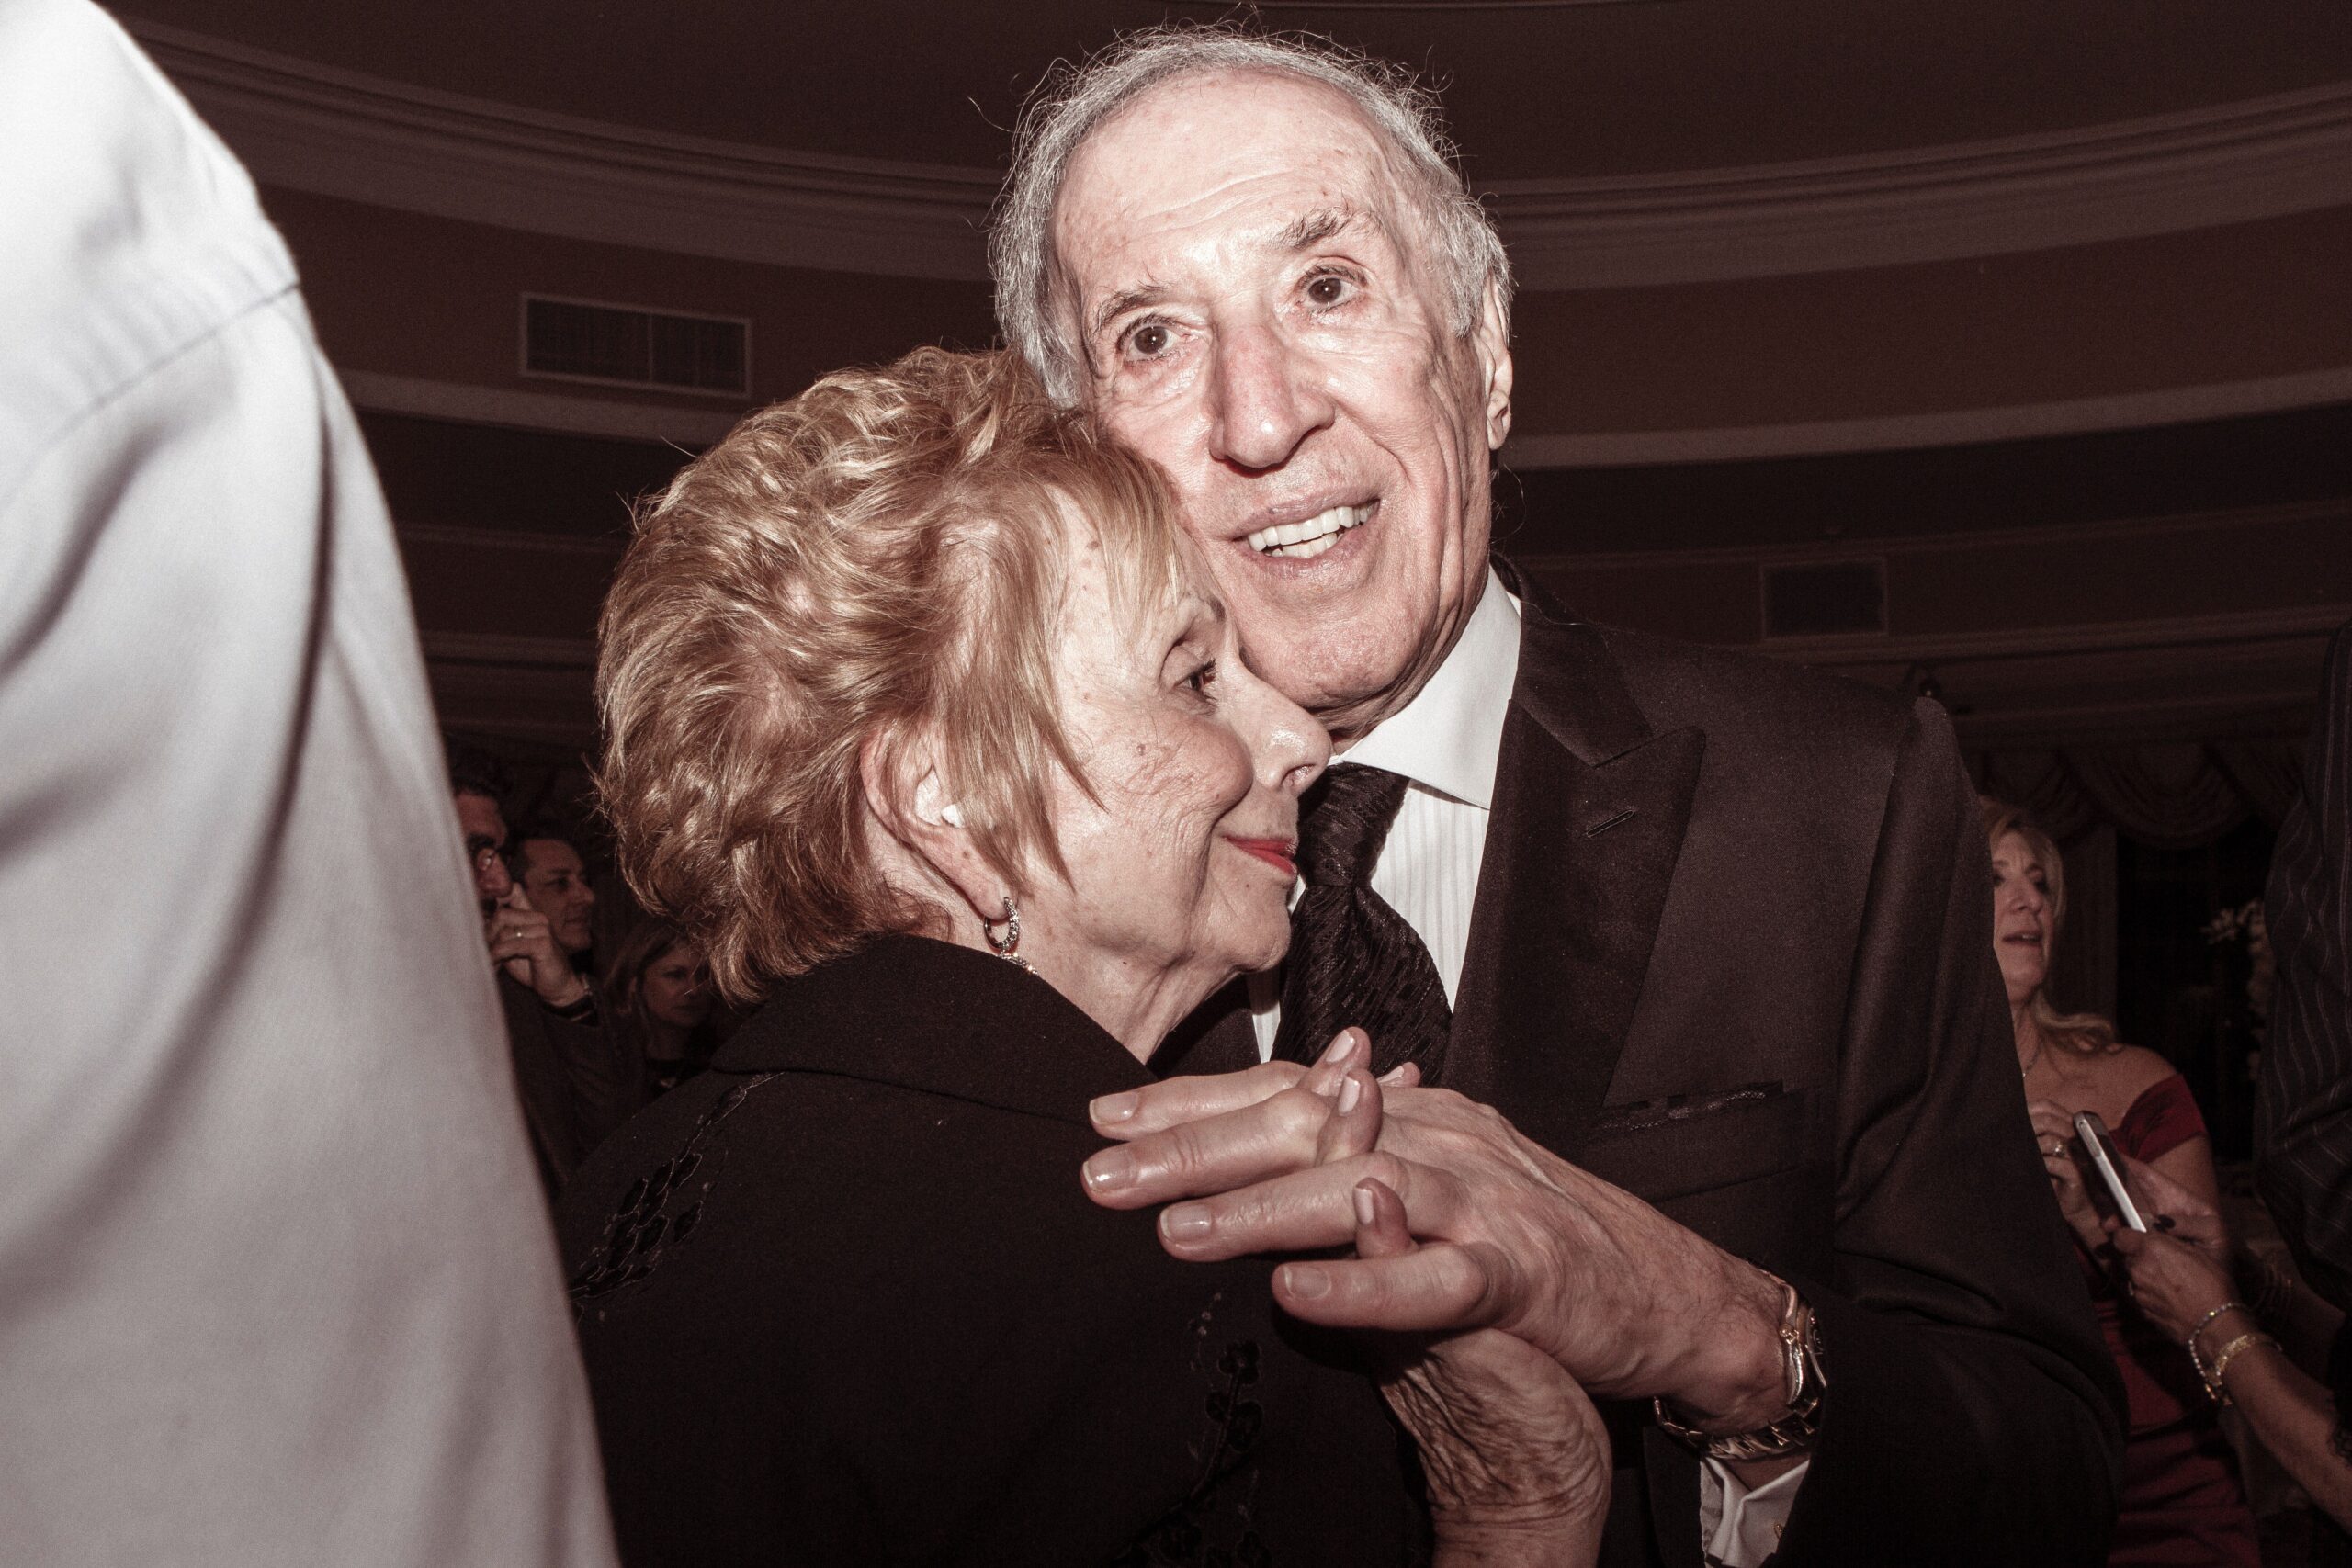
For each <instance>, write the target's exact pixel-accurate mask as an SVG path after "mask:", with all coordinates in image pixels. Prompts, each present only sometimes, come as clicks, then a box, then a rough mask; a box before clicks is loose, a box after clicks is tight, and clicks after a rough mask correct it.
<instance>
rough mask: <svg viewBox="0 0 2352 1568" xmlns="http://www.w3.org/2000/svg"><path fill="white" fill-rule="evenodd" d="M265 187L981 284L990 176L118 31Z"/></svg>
mask: <svg viewBox="0 0 2352 1568" xmlns="http://www.w3.org/2000/svg"><path fill="white" fill-rule="evenodd" d="M121 21H122V23H123V25H124V26H125V27H126V28H129V29H130V32H131V33H132V35H133V36H135V37H136V38H137V39H139V41H140V43H141V46H142V47H144V48H145V49H146V50H147V51H148V52H149V53H150V54H152V55H153V56H154V58H155V61H156V63H158V64H159V65H161V66H162V67H163V68H164V71H165V73H168V74H169V75H170V76H171V78H172V81H173V83H174V84H175V85H176V86H178V87H179V89H180V90H181V91H182V92H183V93H185V94H187V96H188V99H189V101H190V102H192V103H193V104H194V105H195V106H196V108H197V110H198V113H200V114H201V115H202V116H203V117H204V118H205V120H206V121H207V122H208V123H209V124H210V125H211V127H212V128H213V130H216V131H218V132H219V133H220V137H221V139H222V140H223V141H227V142H228V143H229V145H230V147H231V148H232V149H233V150H234V151H235V152H236V153H237V155H238V156H239V157H240V158H242V159H243V160H244V163H245V165H246V167H247V168H248V169H250V170H251V171H252V173H253V175H254V178H255V179H257V180H259V181H261V182H262V183H263V184H266V185H277V186H288V187H289V188H291V189H294V190H300V191H308V192H311V193H312V194H314V195H319V196H333V197H345V198H346V199H348V200H353V201H364V202H370V203H373V204H375V205H377V206H380V207H390V208H395V209H400V210H402V211H408V212H421V213H426V214H430V215H431V216H434V217H436V218H456V219H462V220H468V221H470V222H476V223H489V224H495V225H497V226H499V227H501V228H506V229H521V230H526V231H532V232H537V233H544V234H556V235H560V236H562V237H564V238H566V239H573V240H592V241H599V242H602V243H607V244H616V245H630V246H635V247H639V248H643V249H651V250H657V251H671V252H676V253H682V254H687V255H702V256H715V257H719V258H721V259H724V260H729V261H741V262H758V263H763V264H765V265H784V266H806V267H820V268H825V269H828V270H832V271H846V272H860V273H874V274H880V275H884V276H895V277H928V278H947V279H965V280H969V279H978V278H985V277H986V276H987V275H988V267H987V261H986V257H985V254H984V247H983V244H982V241H981V226H982V224H983V222H984V221H985V220H986V219H987V217H988V210H989V203H990V202H991V201H992V200H994V199H995V197H996V187H997V181H998V177H999V176H998V175H997V174H996V172H995V171H993V170H987V169H965V168H954V167H948V166H944V165H928V164H897V163H886V162H882V161H880V160H867V159H854V158H835V157H824V156H820V155H817V154H813V153H806V152H783V151H780V150H777V149H775V148H769V147H759V146H753V145H751V144H748V143H739V142H728V141H711V140H707V139H704V138H700V137H691V136H677V135H672V134H667V133H664V132H661V131H655V130H643V129H640V128H639V127H636V126H627V125H615V124H608V123H605V122H602V121H597V120H589V119H580V118H572V117H570V116H564V115H552V114H546V113H542V112H539V111H536V110H531V109H524V108H519V107H515V106H513V105H508V104H500V103H493V102H491V101H489V100H487V99H481V98H469V97H463V96H458V95H457V94H452V93H442V92H436V91H434V90H433V89H430V88H425V87H418V86H413V85H409V84H407V83H401V82H392V81H388V80H385V79H383V78H380V77H374V76H366V75H362V74H360V73H356V72H349V71H341V70H336V69H334V68H333V67H331V66H325V65H320V64H316V63H314V62H310V61H304V60H298V59H295V58H293V57H291V56H288V55H281V54H276V53H273V52H271V51H266V50H256V49H250V48H246V47H244V46H243V45H238V44H232V43H227V42H223V41H221V40H220V39H212V38H208V37H206V36H205V35H204V34H202V33H198V32H193V31H190V30H188V29H187V28H172V27H165V26H163V25H161V24H159V23H154V22H145V21H141V20H139V19H138V18H136V17H122V18H121Z"/></svg>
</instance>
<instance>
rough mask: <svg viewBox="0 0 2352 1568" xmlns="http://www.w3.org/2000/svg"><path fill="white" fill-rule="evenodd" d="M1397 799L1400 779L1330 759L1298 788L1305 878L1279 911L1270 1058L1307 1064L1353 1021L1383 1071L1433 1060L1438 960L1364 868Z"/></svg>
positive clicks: (1441, 1026)
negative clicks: (1278, 993) (1282, 942)
mask: <svg viewBox="0 0 2352 1568" xmlns="http://www.w3.org/2000/svg"><path fill="white" fill-rule="evenodd" d="M1404 803H1405V780H1404V779H1403V778H1402V777H1401V776H1399V775H1398V774H1396V773H1389V772H1388V771H1386V770H1385V769H1383V768H1367V767H1362V766H1358V765H1356V764H1354V763H1341V764H1340V765H1339V766H1337V767H1334V768H1332V769H1331V770H1330V771H1329V773H1325V774H1324V775H1323V777H1322V778H1321V779H1320V780H1319V781H1317V784H1316V785H1315V787H1314V788H1313V789H1311V790H1309V791H1307V794H1306V799H1305V801H1304V802H1302V805H1303V807H1304V808H1305V816H1304V818H1303V820H1301V822H1300V823H1299V845H1298V870H1299V874H1300V875H1301V876H1303V877H1304V878H1305V879H1306V890H1305V891H1304V892H1302V893H1301V894H1300V895H1299V897H1298V905H1297V907H1296V908H1294V909H1293V910H1292V911H1291V917H1290V932H1291V938H1290V960H1289V962H1288V963H1287V964H1285V965H1284V966H1283V1021H1282V1027H1281V1029H1280V1030H1278V1031H1277V1032H1276V1033H1275V1036H1274V1055H1275V1056H1276V1057H1277V1058H1279V1059H1280V1060H1283V1061H1286V1062H1311V1061H1313V1060H1314V1059H1315V1058H1316V1057H1317V1056H1319V1055H1322V1054H1323V1050H1324V1048H1325V1047H1326V1046H1328V1045H1329V1044H1330V1043H1331V1036H1332V1035H1334V1034H1337V1033H1338V1032H1340V1030H1342V1029H1344V1028H1346V1027H1347V1026H1348V1025H1349V1024H1351V1023H1352V1024H1356V1025H1358V1026H1359V1027H1361V1028H1362V1029H1363V1031H1364V1032H1366V1033H1368V1034H1370V1035H1371V1036H1372V1066H1373V1070H1374V1072H1375V1073H1385V1072H1386V1071H1387V1070H1388V1069H1389V1068H1391V1067H1393V1066H1397V1064H1398V1063H1399V1062H1406V1061H1414V1060H1418V1061H1419V1062H1420V1064H1421V1070H1422V1073H1423V1074H1424V1076H1429V1075H1430V1074H1432V1073H1433V1072H1434V1070H1435V1068H1436V1066H1437V1063H1438V1061H1439V1059H1440V1058H1441V1057H1442V1055H1444V1050H1445V1042H1446V1037H1447V1035H1448V1033H1449V1032H1451V1030H1452V1028H1453V1010H1452V1009H1451V1008H1449V1007H1448V1006H1447V1005H1446V1000H1445V987H1444V985H1443V983H1442V982H1441V981H1440V980H1439V978H1438V973H1437V964H1436V963H1435V961H1433V960H1432V959H1431V958H1430V950H1429V949H1428V948H1427V947H1426V946H1424V945H1422V942H1421V939H1420V938H1419V936H1418V935H1417V934H1415V932H1414V931H1413V928H1412V927H1411V926H1409V925H1408V924H1406V923H1405V917H1404V916H1402V915H1400V914H1398V913H1397V911H1396V910H1395V909H1393V908H1389V906H1388V901H1387V900H1386V899H1385V898H1383V897H1381V896H1380V895H1379V894H1377V893H1374V891H1373V890H1372V868H1373V864H1374V862H1376V861H1378V860H1379V858H1380V846H1381V845H1382V844H1383V843H1385V842H1386V841H1387V838H1388V829H1389V825H1390V824H1391V823H1393V822H1395V821H1396V820H1397V807H1400V806H1402V805H1404Z"/></svg>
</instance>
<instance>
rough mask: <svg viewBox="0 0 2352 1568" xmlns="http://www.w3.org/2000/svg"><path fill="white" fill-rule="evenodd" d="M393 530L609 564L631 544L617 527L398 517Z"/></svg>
mask: <svg viewBox="0 0 2352 1568" xmlns="http://www.w3.org/2000/svg"><path fill="white" fill-rule="evenodd" d="M392 533H393V534H394V535H395V536H397V537H398V538H399V539H400V541H401V543H402V544H403V545H439V546H445V547H456V548H458V549H466V550H524V551H527V552H530V553H532V554H535V555H548V556H588V557H591V558H594V559H597V560H601V561H603V562H605V564H606V565H607V566H610V565H614V564H616V563H617V562H618V561H619V560H620V558H621V556H622V554H623V552H625V551H626V550H627V549H628V533H627V532H626V531H625V530H622V529H617V528H616V529H615V530H614V531H613V532H612V533H610V534H605V535H581V534H542V533H539V532H537V530H535V529H529V528H482V527H475V526H469V525H464V524H456V523H402V522H401V521H400V520H399V519H397V518H395V519H394V520H393V522H392ZM453 635H454V634H453ZM467 635H471V634H467ZM484 646H485V648H487V647H488V645H484ZM451 657H452V658H454V657H456V655H454V654H452V655H451ZM482 657H484V658H488V659H503V657H505V656H504V655H503V653H498V652H496V651H495V650H492V651H489V652H485V653H484V654H483V655H482Z"/></svg>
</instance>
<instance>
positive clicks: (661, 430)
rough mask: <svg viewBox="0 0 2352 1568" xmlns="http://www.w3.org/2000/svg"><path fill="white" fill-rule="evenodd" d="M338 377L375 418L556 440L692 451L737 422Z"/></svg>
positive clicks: (421, 382) (379, 376) (673, 411)
mask: <svg viewBox="0 0 2352 1568" xmlns="http://www.w3.org/2000/svg"><path fill="white" fill-rule="evenodd" d="M337 374H338V375H339V376H340V377H341V378H342V379H343V391H344V395H345V397H347V398H349V399H350V400H351V401H352V404H353V406H355V407H356V408H363V409H368V410H369V411H371V412H376V413H404V414H414V415H418V416H420V417H422V418H425V419H447V420H455V421H456V422H458V423H460V424H498V425H505V426H508V427H510V428H512V429H515V430H538V431H551V432H554V433H555V434H561V435H600V436H605V437H606V438H608V439H612V440H616V441H663V442H669V443H671V444H673V445H675V446H689V447H692V448H694V449H695V451H700V450H701V449H702V448H704V447H706V446H710V445H712V444H713V443H715V442H717V441H718V439H719V437H721V436H723V435H725V434H727V433H728V432H729V431H730V430H732V429H734V428H735V423H736V421H737V420H739V419H741V417H742V415H741V413H736V412H726V413H721V412H716V411H714V410H710V409H681V408H670V407H665V406H664V405H662V404H660V403H633V402H624V401H622V400H619V399H617V398H589V397H580V396H577V395H574V394H571V393H565V392H526V391H518V390H516V389H514V388H511V387H471V386H468V385H466V384H465V383H463V382H459V381H435V380H430V379H427V378H424V377H421V376H392V375H388V374H386V373H384V372H382V371H379V370H339V371H337Z"/></svg>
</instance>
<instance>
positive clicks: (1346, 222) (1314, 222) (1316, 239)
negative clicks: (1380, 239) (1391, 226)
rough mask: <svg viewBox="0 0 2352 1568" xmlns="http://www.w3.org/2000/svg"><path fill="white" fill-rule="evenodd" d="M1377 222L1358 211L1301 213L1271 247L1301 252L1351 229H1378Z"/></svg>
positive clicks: (1320, 209)
mask: <svg viewBox="0 0 2352 1568" xmlns="http://www.w3.org/2000/svg"><path fill="white" fill-rule="evenodd" d="M1380 226H1381V225H1380V222H1379V220H1377V219H1376V218H1374V217H1373V216H1372V215H1371V214H1370V213H1368V212H1366V211H1364V209H1362V208H1360V207H1348V206H1339V207H1318V208H1317V209H1315V210H1314V211H1312V212H1303V213H1301V214H1299V215H1298V216H1297V217H1296V218H1294V219H1292V220H1290V222H1289V223H1288V224H1286V225H1285V226H1284V227H1283V231H1282V232H1281V233H1279V234H1277V235H1275V236H1274V243H1275V244H1277V245H1279V246H1280V247H1282V248H1283V250H1286V251H1304V250H1310V249H1312V248H1313V247H1315V246H1317V245H1319V244H1321V243H1323V242H1324V241H1326V240H1329V239H1335V238H1337V237H1338V236H1340V235H1341V234H1344V233H1346V232H1348V231H1350V230H1351V229H1360V228H1367V227H1369V228H1372V229H1378V228H1379V227H1380Z"/></svg>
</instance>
